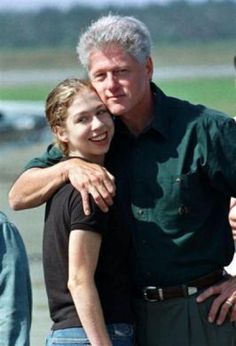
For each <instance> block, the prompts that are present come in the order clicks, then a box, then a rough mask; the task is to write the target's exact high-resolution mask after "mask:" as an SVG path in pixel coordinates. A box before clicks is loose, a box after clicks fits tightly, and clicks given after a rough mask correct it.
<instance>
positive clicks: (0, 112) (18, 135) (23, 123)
mask: <svg viewBox="0 0 236 346" xmlns="http://www.w3.org/2000/svg"><path fill="white" fill-rule="evenodd" d="M45 129H47V122H46V119H45V116H44V113H43V108H42V105H39V104H37V105H35V104H31V103H19V102H3V103H2V102H1V103H0V143H2V142H6V141H12V140H36V141H37V140H39V139H40V137H41V136H42V133H43V132H44V131H45Z"/></svg>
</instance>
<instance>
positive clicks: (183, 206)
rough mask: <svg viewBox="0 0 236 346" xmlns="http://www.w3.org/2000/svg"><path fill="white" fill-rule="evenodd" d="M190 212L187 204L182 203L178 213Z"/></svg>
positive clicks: (185, 213)
mask: <svg viewBox="0 0 236 346" xmlns="http://www.w3.org/2000/svg"><path fill="white" fill-rule="evenodd" d="M188 212H189V210H188V208H187V207H186V206H185V205H181V206H180V207H179V208H178V213H179V215H181V216H183V215H187V214H188Z"/></svg>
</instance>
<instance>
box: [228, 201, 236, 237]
mask: <svg viewBox="0 0 236 346" xmlns="http://www.w3.org/2000/svg"><path fill="white" fill-rule="evenodd" d="M229 223H230V226H231V228H232V232H233V237H234V240H236V198H231V201H230V211H229Z"/></svg>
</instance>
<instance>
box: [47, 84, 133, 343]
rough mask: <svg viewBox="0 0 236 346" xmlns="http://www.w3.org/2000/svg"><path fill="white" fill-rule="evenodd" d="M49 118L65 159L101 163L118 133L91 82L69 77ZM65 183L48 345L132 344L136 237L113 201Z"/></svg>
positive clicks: (51, 241) (50, 283)
mask: <svg viewBox="0 0 236 346" xmlns="http://www.w3.org/2000/svg"><path fill="white" fill-rule="evenodd" d="M46 117H47V119H48V122H49V124H50V126H51V129H52V131H53V133H54V134H55V136H56V139H57V143H58V145H59V147H60V148H61V149H62V151H63V152H64V159H65V160H69V159H70V158H75V157H79V158H82V159H84V160H88V161H90V162H95V163H99V164H103V162H104V157H105V154H106V152H107V151H108V150H109V146H110V143H111V140H112V136H113V133H114V124H113V120H112V117H111V115H110V113H109V112H108V110H107V108H106V107H105V106H104V104H103V103H102V101H101V100H100V99H99V97H98V96H97V94H96V92H95V91H94V89H93V88H92V86H91V85H90V83H89V82H87V81H82V80H78V79H67V80H65V81H63V82H62V83H60V84H59V85H58V86H57V87H56V88H55V89H54V90H52V91H51V93H50V94H49V96H48V98H47V101H46ZM91 205H92V212H91V214H90V215H89V216H86V215H85V214H84V212H83V208H82V202H81V195H80V193H79V192H78V191H76V190H75V189H74V188H73V186H72V185H71V184H70V182H68V183H67V184H66V185H65V186H62V187H61V188H60V189H59V190H58V191H56V192H55V193H54V195H53V196H52V198H51V199H50V200H49V201H48V203H47V206H46V214H45V227H44V240H43V265H44V275H45V283H46V289H47V295H48V301H49V309H50V315H51V318H52V320H53V322H54V323H53V326H52V330H51V332H50V333H49V335H48V338H47V343H46V345H48V346H51V345H57V344H58V345H60V346H63V345H67V346H68V345H74V346H75V345H80V346H81V345H96V346H110V345H115V346H131V345H133V316H132V312H131V308H130V300H129V297H130V284H129V272H128V262H129V253H130V247H131V237H130V234H129V232H128V230H127V229H126V226H125V224H122V222H123V221H122V220H121V218H119V217H117V215H118V214H119V213H118V214H117V211H116V205H115V204H114V206H113V208H112V210H111V211H110V212H109V213H103V212H101V211H100V209H99V208H98V207H97V206H96V205H95V203H94V202H93V200H92V199H91Z"/></svg>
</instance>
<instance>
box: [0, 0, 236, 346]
mask: <svg viewBox="0 0 236 346" xmlns="http://www.w3.org/2000/svg"><path fill="white" fill-rule="evenodd" d="M109 12H112V13H115V14H124V15H133V16H135V17H137V18H139V19H140V20H142V21H143V22H144V23H146V25H147V27H148V28H149V29H150V32H151V35H152V39H153V58H154V62H155V73H154V81H155V82H156V83H157V84H158V85H159V86H160V87H161V88H162V89H163V91H164V92H165V93H167V94H169V95H173V96H177V97H179V98H182V99H187V100H189V101H191V102H193V103H203V104H205V105H207V106H209V107H211V108H216V109H218V110H221V111H223V112H225V113H227V114H228V115H229V116H236V97H235V96H236V89H235V70H234V67H233V59H234V56H235V55H236V20H235V13H236V1H232V0H224V1H220V0H217V1H215V0H209V1H197V0H195V1H194V0H193V1H190V0H189V1H168V0H159V1H158V0H156V1H155V0H153V1H148V0H139V1H138V0H123V1H122V0H112V1H106V0H77V1H76V0H57V1H54V0H51V1H49V0H34V1H32V0H21V1H18V0H14V1H13V0H11V1H9V0H1V2H0V47H1V50H0V149H1V160H0V210H1V211H3V212H5V213H6V214H7V215H8V216H9V218H10V219H11V220H12V221H13V222H14V223H15V224H16V225H17V226H18V228H19V230H20V231H21V234H22V236H23V239H24V242H25V245H26V249H27V253H28V256H29V261H30V269H31V277H32V284H33V299H34V310H33V325H32V333H31V337H32V345H33V346H41V345H43V344H44V340H45V336H46V334H47V333H48V330H49V328H50V324H51V322H50V319H49V315H48V309H47V299H46V294H45V289H44V283H43V275H42V265H41V241H42V229H43V215H44V206H42V207H40V208H35V209H32V210H26V211H19V212H14V211H12V210H10V208H9V206H8V202H7V194H8V191H9V189H10V186H11V184H12V183H13V181H14V180H15V179H16V178H17V176H18V175H19V174H20V172H21V171H22V170H23V168H24V166H25V164H26V163H27V161H28V160H29V159H30V158H32V157H35V156H37V155H39V154H41V153H42V152H44V150H45V148H46V146H47V145H48V144H49V143H50V142H51V140H52V138H51V136H50V133H49V131H48V129H47V124H46V122H45V119H44V100H45V98H46V96H47V94H48V92H49V91H50V90H51V88H52V87H54V86H55V85H56V83H57V82H59V81H61V80H62V79H64V78H67V77H76V76H79V77H81V76H83V75H84V71H83V70H82V69H81V68H80V66H79V65H78V63H77V59H76V53H75V47H76V44H77V41H78V37H79V35H80V33H81V32H82V31H83V30H84V28H85V27H86V26H87V25H88V24H89V23H90V22H91V21H92V20H96V19H97V18H98V17H99V16H101V15H102V14H107V13H109Z"/></svg>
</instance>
